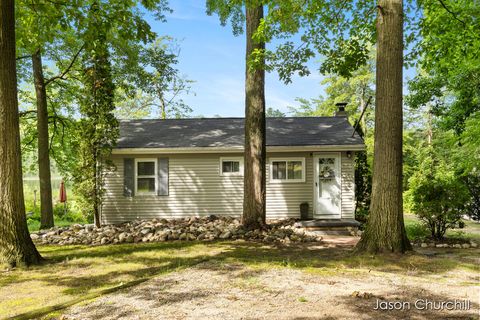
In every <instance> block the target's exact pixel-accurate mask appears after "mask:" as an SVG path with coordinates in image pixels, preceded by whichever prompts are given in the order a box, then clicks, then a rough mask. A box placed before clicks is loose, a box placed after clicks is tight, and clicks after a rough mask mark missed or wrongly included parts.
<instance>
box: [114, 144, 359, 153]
mask: <svg viewBox="0 0 480 320" xmlns="http://www.w3.org/2000/svg"><path fill="white" fill-rule="evenodd" d="M243 149H244V148H243V146H236V147H187V148H185V147H182V148H115V149H113V150H112V154H172V153H175V154H180V153H242V152H243ZM363 150H365V145H364V144H349V145H316V146H315V145H313V146H267V152H302V151H303V152H315V151H318V152H322V151H325V152H327V151H363Z"/></svg>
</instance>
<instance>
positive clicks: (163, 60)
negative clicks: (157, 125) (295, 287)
mask: <svg viewBox="0 0 480 320" xmlns="http://www.w3.org/2000/svg"><path fill="white" fill-rule="evenodd" d="M179 54H180V50H179V48H178V45H177V44H176V43H175V42H173V41H172V39H170V38H159V39H157V40H156V41H155V42H153V43H152V44H150V45H149V46H148V47H146V48H144V49H142V50H141V51H140V56H139V63H140V66H141V68H140V70H138V72H137V73H136V74H135V77H134V81H135V83H136V85H137V87H138V88H139V89H141V91H137V92H136V94H142V95H143V97H142V99H143V100H147V99H148V102H146V103H144V104H143V107H144V109H149V108H156V109H158V110H157V111H158V112H157V113H158V116H159V117H160V118H162V119H166V118H185V117H187V116H188V115H189V114H190V113H191V112H192V109H191V108H190V107H189V106H188V105H187V104H186V103H185V102H184V101H183V99H181V98H180V95H181V94H188V93H190V90H191V85H192V83H193V81H192V80H189V79H187V78H186V77H185V76H184V75H182V74H180V70H178V69H177V68H175V65H177V64H178V56H179Z"/></svg>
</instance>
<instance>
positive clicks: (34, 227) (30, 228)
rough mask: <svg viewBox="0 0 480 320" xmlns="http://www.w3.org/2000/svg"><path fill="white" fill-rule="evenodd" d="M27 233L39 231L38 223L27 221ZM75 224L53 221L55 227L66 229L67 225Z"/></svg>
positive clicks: (65, 221)
mask: <svg viewBox="0 0 480 320" xmlns="http://www.w3.org/2000/svg"><path fill="white" fill-rule="evenodd" d="M27 221H28V231H30V232H33V231H38V230H39V229H40V221H37V220H32V219H28V220H27ZM75 223H76V222H71V221H68V220H60V219H55V226H56V227H67V226H69V225H72V224H75Z"/></svg>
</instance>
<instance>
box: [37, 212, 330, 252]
mask: <svg viewBox="0 0 480 320" xmlns="http://www.w3.org/2000/svg"><path fill="white" fill-rule="evenodd" d="M296 221H297V220H296V219H283V220H277V221H274V222H271V223H269V224H268V225H267V226H266V227H265V229H256V230H245V229H244V228H243V227H242V226H241V224H240V220H239V219H237V218H233V217H228V216H227V217H224V216H221V217H220V216H215V215H211V216H208V217H191V218H180V219H152V220H135V221H131V222H126V223H122V224H111V225H105V226H102V227H100V228H96V227H95V226H94V225H92V224H87V225H81V224H74V225H71V226H69V227H59V228H58V227H57V228H52V229H49V230H41V231H38V232H33V233H32V234H31V235H30V236H31V238H32V240H33V241H35V242H36V243H39V244H57V245H107V244H118V243H139V242H165V241H176V240H180V241H214V240H237V239H243V240H249V241H258V242H267V243H285V244H288V243H291V242H320V241H322V237H321V236H320V235H317V234H316V233H315V232H311V231H307V230H304V229H303V228H296V227H294V223H295V222H296Z"/></svg>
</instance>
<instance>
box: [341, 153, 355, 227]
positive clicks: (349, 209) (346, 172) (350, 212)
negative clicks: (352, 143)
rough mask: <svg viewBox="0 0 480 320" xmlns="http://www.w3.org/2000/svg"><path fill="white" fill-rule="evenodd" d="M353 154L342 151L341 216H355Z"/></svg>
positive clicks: (347, 217) (345, 217) (346, 217)
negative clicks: (349, 154)
mask: <svg viewBox="0 0 480 320" xmlns="http://www.w3.org/2000/svg"><path fill="white" fill-rule="evenodd" d="M354 159H355V155H354V154H353V152H352V156H351V157H350V158H348V157H347V153H346V152H342V165H341V168H342V173H341V174H342V180H341V181H342V218H343V219H353V218H355V166H354V164H355V160H354Z"/></svg>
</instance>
